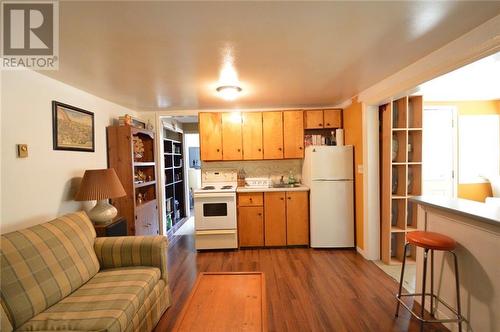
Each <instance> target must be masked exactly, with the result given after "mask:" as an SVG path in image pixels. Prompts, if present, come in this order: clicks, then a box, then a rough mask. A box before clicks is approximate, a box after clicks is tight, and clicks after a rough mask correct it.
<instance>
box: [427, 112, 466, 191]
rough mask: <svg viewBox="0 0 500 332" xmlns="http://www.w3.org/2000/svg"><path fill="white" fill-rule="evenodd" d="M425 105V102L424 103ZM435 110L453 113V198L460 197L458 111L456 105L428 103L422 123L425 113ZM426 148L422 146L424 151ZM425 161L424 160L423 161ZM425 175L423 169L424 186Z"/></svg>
mask: <svg viewBox="0 0 500 332" xmlns="http://www.w3.org/2000/svg"><path fill="white" fill-rule="evenodd" d="M424 103H425V102H424ZM431 110H435V111H437V112H439V111H445V110H446V111H451V113H452V135H453V137H452V145H453V146H452V151H453V161H452V162H453V165H452V166H453V169H452V172H453V176H452V180H453V194H452V198H457V197H458V109H457V107H456V106H454V105H451V104H450V105H442V104H441V105H432V102H427V105H425V104H424V107H423V113H422V121H423V118H424V116H425V111H431ZM424 131H425V128H424ZM424 135H425V133H424ZM423 148H424V146H423V144H422V149H423ZM422 161H423V160H422ZM424 178H425V174H424V172H423V169H422V184H423V183H424Z"/></svg>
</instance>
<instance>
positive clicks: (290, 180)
mask: <svg viewBox="0 0 500 332" xmlns="http://www.w3.org/2000/svg"><path fill="white" fill-rule="evenodd" d="M296 182H297V180H296V179H295V175H293V172H292V170H290V171H289V172H288V184H295V183H296Z"/></svg>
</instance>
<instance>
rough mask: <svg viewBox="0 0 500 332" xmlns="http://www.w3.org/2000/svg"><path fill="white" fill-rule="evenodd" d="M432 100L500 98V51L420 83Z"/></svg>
mask: <svg viewBox="0 0 500 332" xmlns="http://www.w3.org/2000/svg"><path fill="white" fill-rule="evenodd" d="M417 90H418V92H417V93H418V94H421V95H424V96H425V99H426V100H429V101H452V100H497V99H500V52H499V53H496V54H493V55H490V56H488V57H486V58H483V59H481V60H479V61H476V62H474V63H471V64H469V65H467V66H464V67H462V68H459V69H457V70H454V71H452V72H450V73H448V74H445V75H443V76H440V77H437V78H435V79H433V80H430V81H428V82H426V83H424V84H422V85H420V86H419V87H418V89H417Z"/></svg>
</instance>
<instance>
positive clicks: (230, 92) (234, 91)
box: [216, 85, 242, 100]
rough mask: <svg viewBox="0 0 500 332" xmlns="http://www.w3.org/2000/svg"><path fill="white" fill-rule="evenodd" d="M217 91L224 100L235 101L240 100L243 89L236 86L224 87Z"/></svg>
mask: <svg viewBox="0 0 500 332" xmlns="http://www.w3.org/2000/svg"><path fill="white" fill-rule="evenodd" d="M216 90H217V93H218V94H219V96H220V97H221V98H222V99H224V100H235V99H236V98H238V96H239V94H240V92H241V90H242V89H241V88H240V87H239V86H236V85H223V86H219V87H218V88H217V89H216Z"/></svg>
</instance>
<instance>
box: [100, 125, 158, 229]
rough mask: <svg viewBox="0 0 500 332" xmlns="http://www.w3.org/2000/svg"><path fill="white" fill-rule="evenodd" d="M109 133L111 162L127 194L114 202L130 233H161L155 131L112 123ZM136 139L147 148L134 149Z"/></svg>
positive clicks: (110, 165)
mask: <svg viewBox="0 0 500 332" xmlns="http://www.w3.org/2000/svg"><path fill="white" fill-rule="evenodd" d="M107 136H108V137H107V141H108V165H109V167H112V168H114V169H115V170H116V173H117V175H118V177H119V178H120V181H121V182H122V185H123V187H124V188H125V192H126V193H127V195H126V196H125V197H120V198H117V199H113V200H112V203H113V205H114V206H115V207H116V208H117V209H118V214H119V215H121V216H124V217H125V218H126V219H127V234H128V235H156V234H159V220H158V201H157V197H158V194H157V192H156V178H157V177H156V162H155V154H154V148H155V136H154V133H153V132H152V131H149V130H145V129H138V128H134V127H130V126H109V127H108V128H107ZM134 140H140V142H141V143H142V145H143V149H144V151H142V152H141V153H137V152H136V151H134ZM139 174H141V175H143V178H140V176H139Z"/></svg>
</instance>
